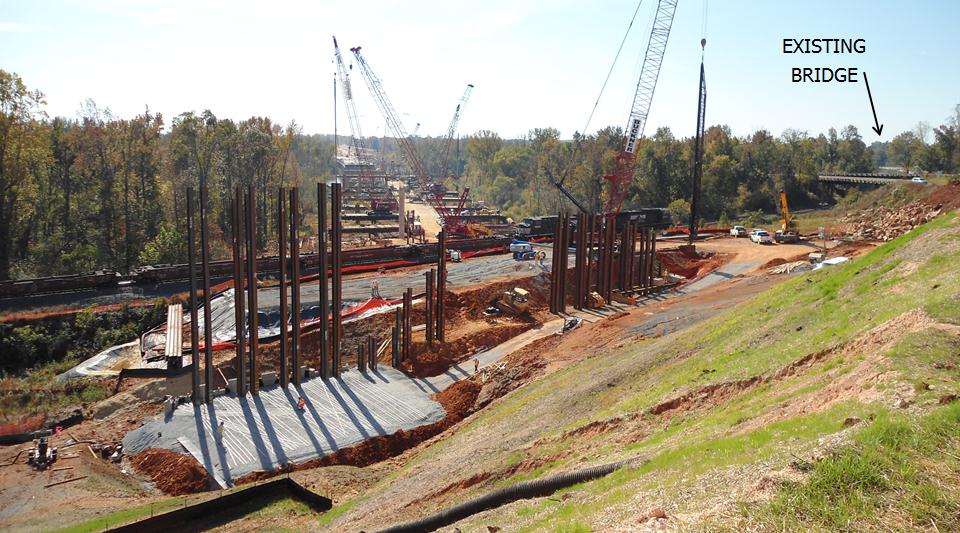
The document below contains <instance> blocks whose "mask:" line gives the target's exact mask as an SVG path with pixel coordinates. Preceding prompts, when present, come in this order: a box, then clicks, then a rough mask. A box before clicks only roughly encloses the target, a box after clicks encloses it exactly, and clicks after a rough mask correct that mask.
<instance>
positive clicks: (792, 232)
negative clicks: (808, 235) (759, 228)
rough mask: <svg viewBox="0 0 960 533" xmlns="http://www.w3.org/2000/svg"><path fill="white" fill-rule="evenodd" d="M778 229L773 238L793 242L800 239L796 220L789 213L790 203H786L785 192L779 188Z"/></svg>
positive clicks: (778, 240) (783, 241)
mask: <svg viewBox="0 0 960 533" xmlns="http://www.w3.org/2000/svg"><path fill="white" fill-rule="evenodd" d="M779 200H780V202H779V203H780V229H779V230H777V232H776V233H775V234H774V236H773V240H775V241H777V242H782V243H794V242H798V241H799V240H800V233H799V232H798V231H797V221H796V220H794V219H793V215H791V214H790V204H789V203H787V193H786V191H784V190H783V189H780V195H779Z"/></svg>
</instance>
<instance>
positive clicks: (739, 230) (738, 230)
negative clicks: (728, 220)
mask: <svg viewBox="0 0 960 533" xmlns="http://www.w3.org/2000/svg"><path fill="white" fill-rule="evenodd" d="M730 235H733V236H734V237H746V236H747V228H745V227H743V226H734V227H732V228H730Z"/></svg>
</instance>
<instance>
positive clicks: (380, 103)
mask: <svg viewBox="0 0 960 533" xmlns="http://www.w3.org/2000/svg"><path fill="white" fill-rule="evenodd" d="M350 51H351V52H353V56H354V57H355V58H356V60H357V66H358V67H359V68H360V74H361V75H363V81H365V82H366V83H367V87H368V88H369V89H370V94H371V95H372V96H373V100H374V101H375V102H376V103H377V107H379V108H380V112H381V113H383V118H384V119H385V120H386V121H387V125H388V126H389V127H390V129H391V130H392V131H393V134H394V135H396V137H397V142H398V143H399V144H400V151H401V152H402V153H403V157H404V159H406V160H407V164H408V165H410V170H411V171H413V173H414V174H415V175H416V176H417V179H418V180H420V182H421V183H426V182H427V181H428V176H427V173H426V171H424V169H423V163H421V162H420V156H419V155H418V154H417V150H416V148H415V147H414V146H413V142H412V141H411V140H410V136H409V135H407V130H406V129H405V128H404V127H403V122H401V121H400V115H398V114H397V110H396V109H394V107H393V104H392V103H390V99H389V98H388V97H387V93H386V91H384V90H383V83H382V82H381V81H380V78H378V77H377V75H376V74H375V73H374V72H373V69H371V68H370V65H368V64H367V61H366V59H364V58H363V56H362V55H360V47H359V46H356V47H353V48H351V49H350Z"/></svg>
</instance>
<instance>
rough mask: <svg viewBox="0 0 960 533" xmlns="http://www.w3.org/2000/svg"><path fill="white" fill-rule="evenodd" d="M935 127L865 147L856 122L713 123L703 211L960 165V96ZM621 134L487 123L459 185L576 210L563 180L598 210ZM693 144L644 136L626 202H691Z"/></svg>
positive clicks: (759, 205)
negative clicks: (837, 179) (499, 128)
mask: <svg viewBox="0 0 960 533" xmlns="http://www.w3.org/2000/svg"><path fill="white" fill-rule="evenodd" d="M929 133H930V128H929V126H927V125H925V124H924V123H921V124H918V126H917V128H916V129H915V130H913V131H909V132H904V133H902V134H900V135H898V136H896V137H895V138H894V139H893V140H891V141H890V142H884V143H881V142H874V143H872V144H871V145H870V146H867V145H866V144H865V142H864V140H863V137H862V135H861V134H860V132H859V130H858V129H857V128H856V127H855V126H852V125H850V126H846V127H844V128H842V129H841V130H840V131H839V132H838V131H837V130H836V129H834V128H831V129H830V130H829V131H827V132H826V133H825V134H823V133H821V134H818V135H815V136H814V135H811V134H809V133H808V132H806V131H801V130H796V129H788V130H786V131H784V132H783V133H782V134H781V135H780V136H779V137H774V136H773V135H772V134H771V133H770V132H769V131H766V130H758V131H756V132H754V133H753V134H752V135H748V136H744V137H737V136H734V135H732V134H731V132H730V128H729V127H727V126H712V127H710V128H709V129H708V130H707V131H706V133H705V136H704V155H703V165H704V167H703V169H704V170H703V179H702V186H701V201H702V210H701V216H702V217H703V218H704V219H706V220H733V219H735V218H736V217H737V216H738V215H743V214H745V213H748V212H750V213H753V212H756V211H758V210H760V211H764V212H766V213H774V212H776V209H777V207H776V201H777V193H778V192H779V191H780V190H781V189H782V190H785V191H786V192H787V195H788V197H789V199H790V201H791V203H792V204H794V205H796V206H797V207H808V206H815V205H817V204H820V203H822V202H832V201H833V200H834V199H833V198H831V194H832V193H831V191H830V190H829V189H827V188H823V187H821V186H820V185H819V183H818V181H817V175H818V174H821V173H831V172H851V173H853V172H856V173H861V172H876V171H877V170H878V169H879V167H883V166H888V165H895V166H901V167H904V168H905V169H906V170H908V171H911V172H917V171H923V172H942V173H947V174H955V173H958V172H960V105H958V106H957V107H956V109H955V110H954V113H953V115H951V116H950V117H949V118H947V120H946V121H945V123H944V124H943V125H941V126H939V127H937V128H936V129H934V130H933V134H934V135H933V137H932V138H931V137H930V135H929ZM622 139H623V130H622V129H619V128H605V129H602V130H600V131H598V132H596V133H594V134H589V135H581V134H577V135H575V137H574V140H573V141H572V142H564V141H561V139H560V132H559V131H557V130H556V129H553V128H545V129H534V130H531V131H530V133H529V134H528V135H527V136H526V138H525V139H521V140H517V141H511V140H505V139H501V138H500V137H499V136H498V135H497V134H496V133H494V132H491V131H481V132H478V133H477V134H476V135H473V136H471V137H469V138H468V139H467V141H466V157H467V164H466V172H465V174H464V175H463V177H462V178H461V179H460V180H459V182H460V183H458V185H459V186H462V187H470V189H471V195H472V196H475V197H479V198H482V199H484V200H486V201H487V202H488V203H490V204H492V205H496V206H499V207H500V208H501V209H502V210H503V211H504V213H505V214H507V215H508V216H511V217H513V218H514V219H518V218H520V217H524V216H529V215H537V214H549V213H555V212H557V210H558V209H559V208H560V206H561V204H563V205H564V208H565V209H572V208H573V206H572V204H571V203H570V202H569V201H568V200H566V199H565V198H564V197H563V196H562V195H561V194H560V192H559V190H558V189H557V188H556V187H555V186H554V183H555V182H557V181H561V182H563V184H564V185H565V187H566V188H567V189H569V190H570V191H571V192H572V193H573V195H574V196H575V197H576V198H577V199H578V200H579V201H580V202H581V203H584V204H586V205H587V206H588V208H590V209H593V210H595V211H597V212H599V210H601V208H602V206H603V199H604V187H605V183H604V180H602V179H601V177H602V176H604V175H605V174H609V173H610V172H611V169H612V168H613V167H614V161H615V158H616V155H617V154H618V153H619V151H620V149H621V147H622ZM927 139H931V140H932V142H927ZM693 150H694V139H693V138H677V137H676V136H674V134H673V133H672V132H671V131H670V129H669V128H666V127H664V128H660V129H658V130H657V131H656V132H655V133H654V134H653V135H652V136H650V137H647V138H645V139H644V140H643V141H641V143H640V145H639V148H638V150H637V154H636V155H637V157H636V165H637V168H636V174H635V177H634V180H633V183H632V185H631V189H630V193H629V195H628V197H627V199H626V201H625V202H624V207H623V208H624V209H631V208H636V207H666V206H671V205H672V206H675V207H676V206H679V208H677V209H674V210H672V211H675V212H676V213H683V211H684V209H683V206H684V205H686V209H689V203H688V202H687V200H688V199H689V198H690V196H691V192H692V191H691V186H692V182H691V175H692V172H693V158H694V153H693ZM677 222H679V223H685V222H686V221H685V220H678V221H677Z"/></svg>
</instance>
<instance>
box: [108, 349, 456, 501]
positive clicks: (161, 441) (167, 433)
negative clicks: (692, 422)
mask: <svg viewBox="0 0 960 533" xmlns="http://www.w3.org/2000/svg"><path fill="white" fill-rule="evenodd" d="M430 394H432V391H429V392H426V391H424V390H422V389H421V388H420V387H418V386H416V385H415V384H414V383H412V382H411V380H410V378H408V377H407V376H406V375H404V374H403V373H401V372H398V371H396V370H393V369H391V368H386V367H383V366H381V367H380V370H378V371H376V372H371V373H369V374H361V373H359V372H357V371H355V370H354V371H349V372H345V373H344V374H343V375H342V376H341V378H340V379H336V380H329V381H326V382H325V381H323V380H322V379H319V378H317V379H312V380H309V381H306V382H304V383H303V385H302V386H301V388H299V389H298V388H295V387H293V386H290V387H289V388H282V387H277V386H275V387H270V388H268V389H265V390H262V391H261V392H260V395H259V396H251V395H247V396H245V397H243V398H237V397H236V396H232V395H231V396H221V397H218V398H215V399H214V400H213V402H212V403H211V404H209V405H204V406H199V407H193V406H192V405H189V404H187V405H182V406H180V407H179V408H177V409H176V410H175V411H174V412H173V414H172V416H170V417H169V418H167V419H165V420H162V419H158V420H153V421H150V422H147V423H146V424H144V425H143V426H141V427H140V428H138V429H136V430H134V431H132V432H130V433H128V434H127V436H126V437H124V439H123V445H124V448H125V450H126V451H128V452H129V453H137V452H139V451H142V450H145V449H147V448H167V449H170V450H175V451H177V452H180V451H182V449H183V448H184V447H186V446H184V445H183V444H182V443H181V439H182V438H185V439H187V440H188V442H190V443H196V446H195V447H193V448H194V449H193V450H191V453H192V454H193V455H195V456H196V457H197V459H198V461H200V464H201V465H203V466H204V467H205V468H206V469H207V472H209V473H210V474H211V475H213V476H214V477H217V476H219V477H221V478H222V480H223V482H224V483H225V484H227V485H230V484H232V482H233V479H236V478H238V477H241V476H243V475H245V474H249V473H250V472H253V471H256V470H271V469H274V468H276V467H278V466H281V465H284V464H286V463H288V462H297V463H299V462H303V461H308V460H310V459H314V458H317V457H321V456H323V455H326V454H329V453H331V452H333V451H336V450H338V449H341V448H345V447H349V446H352V445H354V444H356V443H358V442H360V441H362V440H366V439H368V438H371V437H375V436H378V435H389V434H391V433H394V432H396V431H398V430H400V429H411V428H414V427H417V426H421V425H423V424H429V423H431V422H435V421H437V420H440V419H441V418H443V416H444V415H445V412H444V410H443V407H441V406H440V404H439V403H437V402H435V401H433V400H431V399H430ZM300 396H303V398H304V399H305V401H306V408H305V409H304V410H303V411H301V410H299V409H298V408H297V400H298V399H299V397H300ZM221 423H223V432H222V434H221V432H220V430H219V427H220V424H221Z"/></svg>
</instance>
